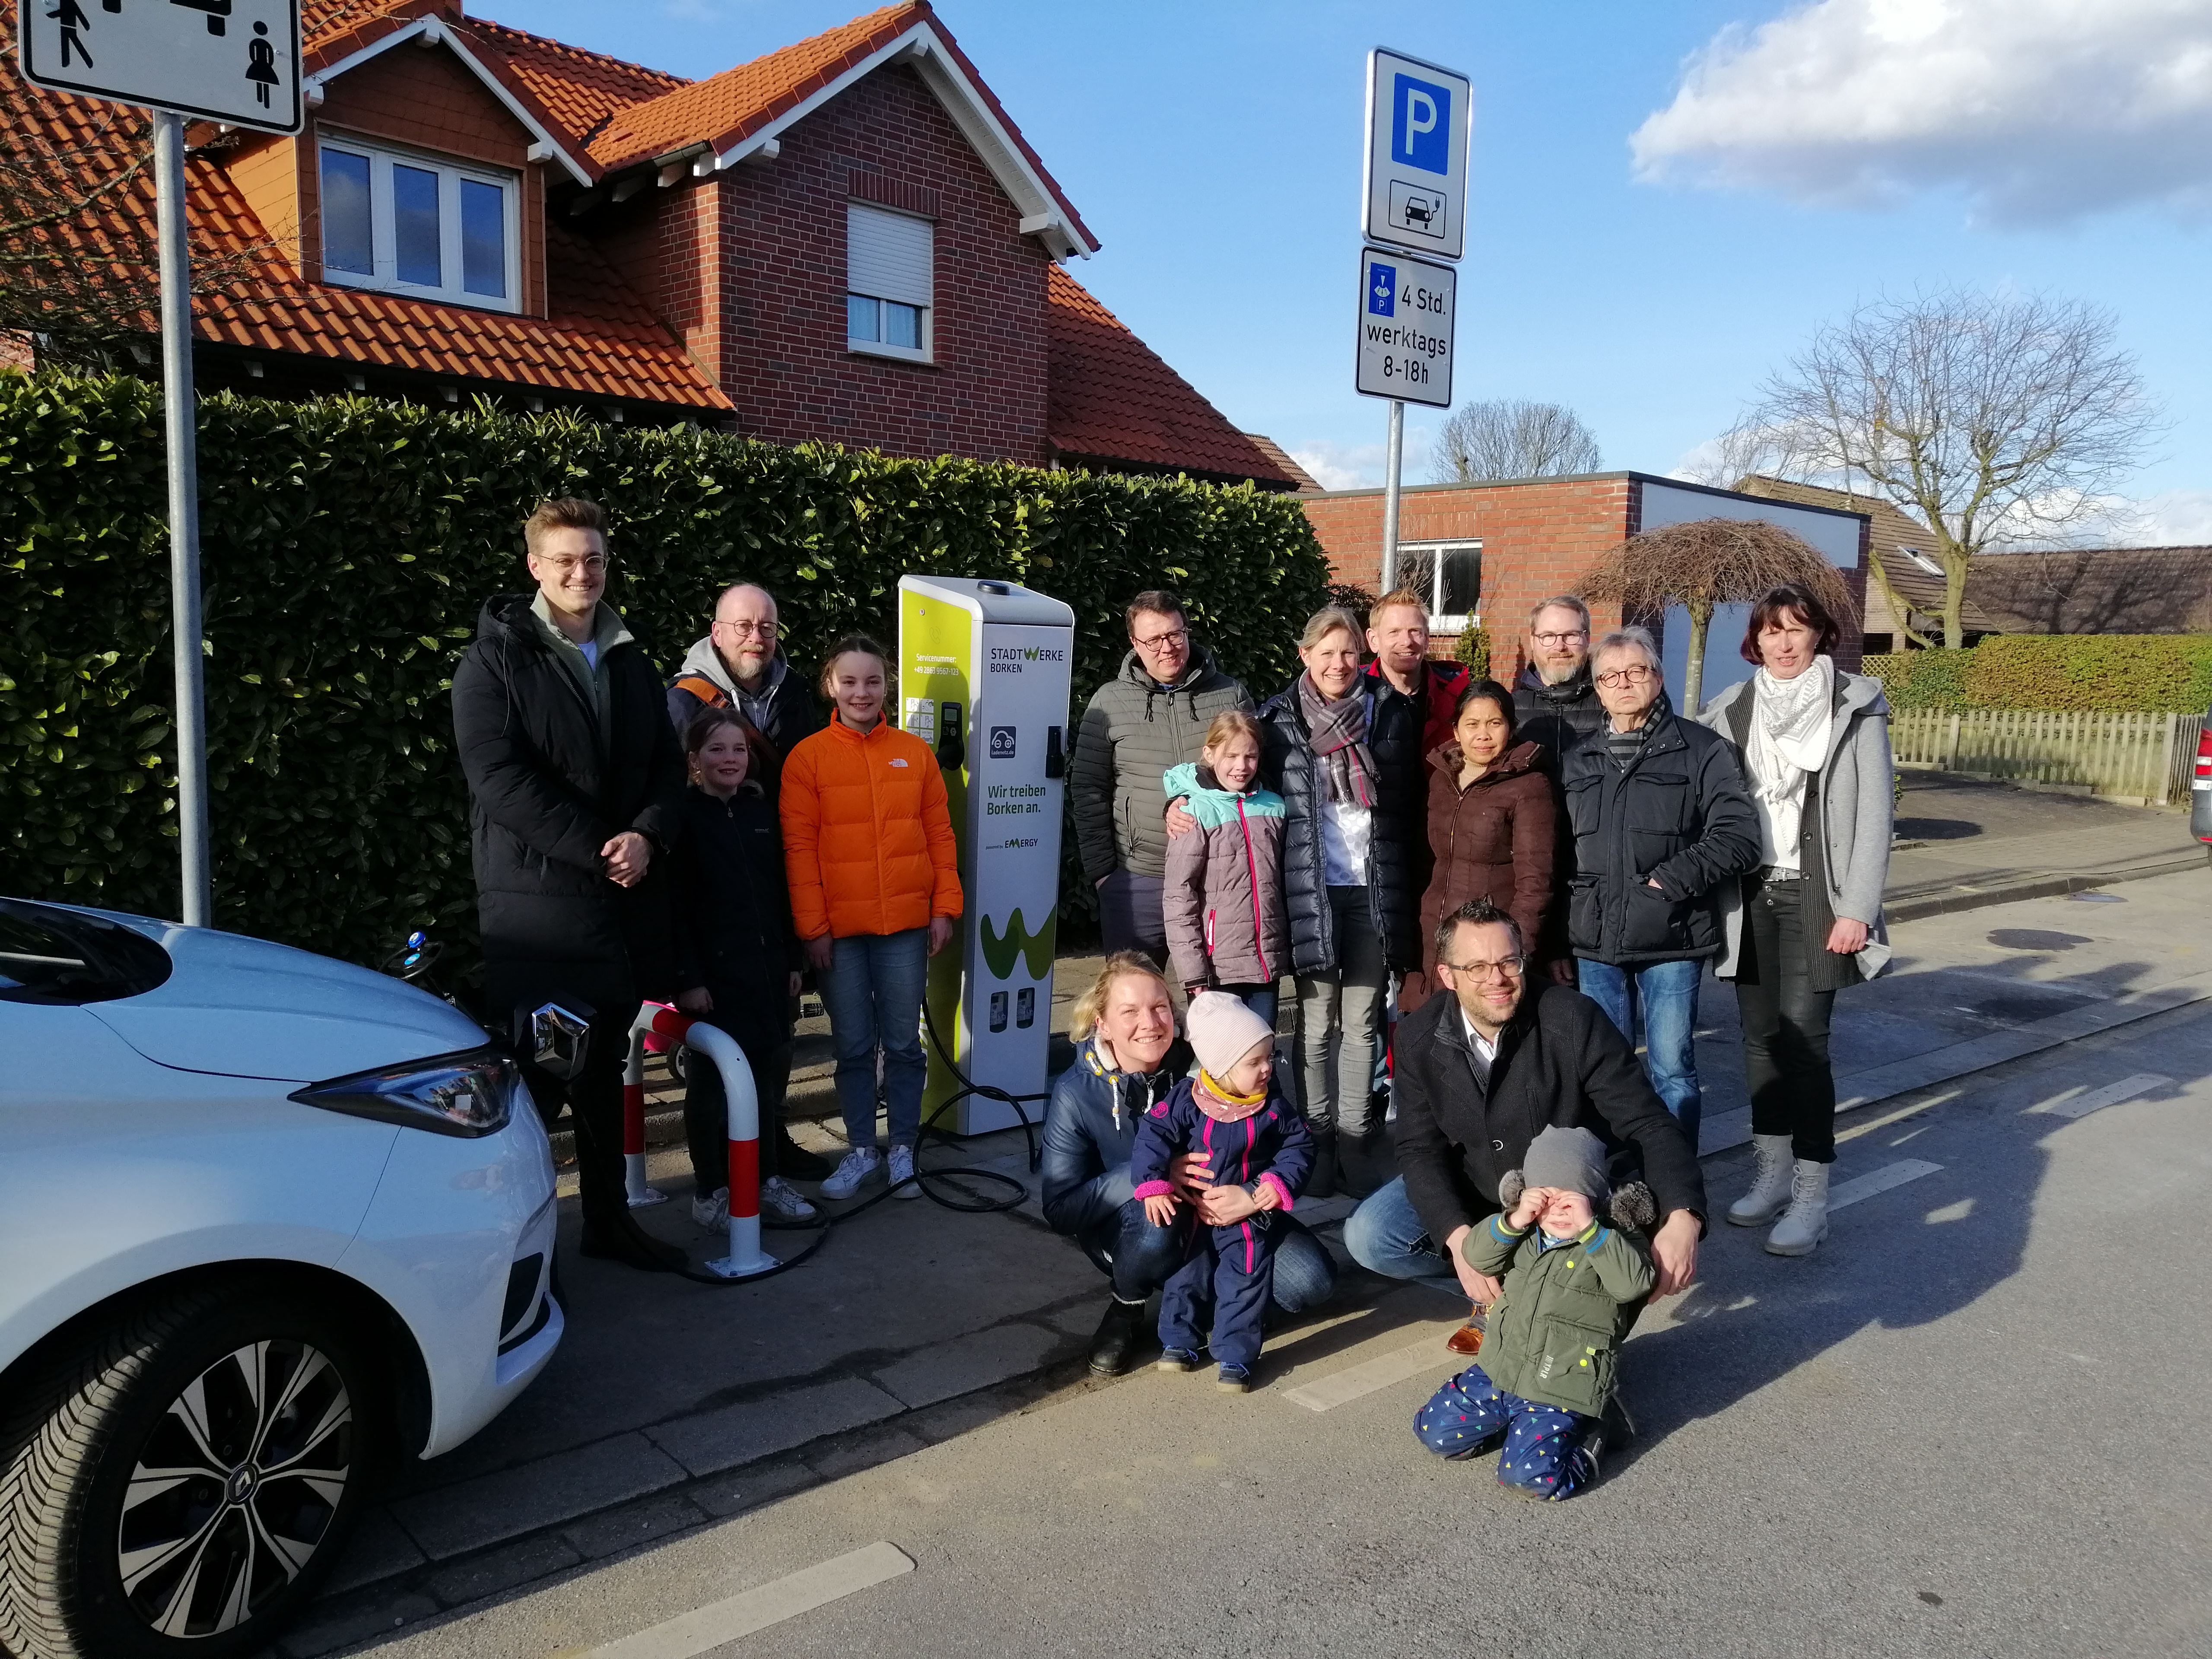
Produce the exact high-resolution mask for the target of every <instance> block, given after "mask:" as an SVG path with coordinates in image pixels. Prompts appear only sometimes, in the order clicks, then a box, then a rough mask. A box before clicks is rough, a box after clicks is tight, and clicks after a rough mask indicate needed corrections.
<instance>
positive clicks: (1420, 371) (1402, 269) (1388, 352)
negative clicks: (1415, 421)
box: [1357, 247, 1459, 409]
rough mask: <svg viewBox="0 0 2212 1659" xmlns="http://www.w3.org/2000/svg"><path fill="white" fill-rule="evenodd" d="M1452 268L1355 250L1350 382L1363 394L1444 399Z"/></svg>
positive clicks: (1448, 387) (1454, 290)
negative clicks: (1354, 346)
mask: <svg viewBox="0 0 2212 1659" xmlns="http://www.w3.org/2000/svg"><path fill="white" fill-rule="evenodd" d="M1458 297H1459V273H1458V272H1457V271H1455V270H1453V269H1452V268H1451V267H1450V266H1449V265H1439V264H1431V263H1430V262H1429V261H1428V260H1426V259H1415V258H1410V257H1409V256H1407V255H1406V254H1403V253H1386V252H1383V250H1382V249H1380V248H1371V247H1370V248H1365V249H1363V250H1362V251H1361V252H1360V255H1359V349H1358V365H1359V366H1358V374H1357V384H1358V389H1359V390H1360V391H1362V392H1365V393H1366V394H1367V395H1368V396H1369V397H1370V398H1402V399H1403V400H1404V401H1406V402H1407V403H1409V404H1435V405H1436V407H1437V408H1438V409H1443V408H1447V407H1449V404H1450V403H1451V400H1452V321H1453V318H1454V316H1455V313H1456V312H1457V310H1458Z"/></svg>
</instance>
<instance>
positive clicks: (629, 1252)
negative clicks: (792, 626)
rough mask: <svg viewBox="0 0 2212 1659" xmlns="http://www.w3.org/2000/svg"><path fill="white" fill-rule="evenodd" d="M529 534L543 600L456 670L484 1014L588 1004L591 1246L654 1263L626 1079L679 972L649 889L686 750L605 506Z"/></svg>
mask: <svg viewBox="0 0 2212 1659" xmlns="http://www.w3.org/2000/svg"><path fill="white" fill-rule="evenodd" d="M523 538H524V541H525V543H526V546H527V548H528V565H529V569H530V574H531V577H532V580H534V581H535V582H536V583H537V585H538V591H537V592H535V593H509V594H502V595H501V596H500V597H498V598H496V599H492V600H490V601H489V602H488V603H487V604H486V605H484V608H483V614H482V616H481V617H479V619H478V621H477V637H476V639H475V640H474V641H472V642H471V645H470V646H469V648H468V650H467V651H466V652H465V653H464V654H463V656H462V658H461V661H460V665H459V667H458V668H456V669H455V670H454V672H453V736H454V740H455V745H456V747H457V749H458V750H459V755H460V760H461V767H462V770H463V771H464V772H465V774H466V775H467V777H468V782H469V830H470V839H471V843H472V845H473V850H474V854H475V864H476V878H477V915H478V918H479V920H480V921H481V924H482V927H483V952H484V1003H485V1007H486V1012H487V1017H488V1018H489V1020H490V1022H491V1023H492V1024H493V1025H494V1026H495V1028H503V1027H506V1026H507V1024H508V1022H509V1021H510V1020H511V1019H513V1018H514V1017H515V1016H516V1015H517V1014H518V1013H520V1014H522V1015H524V1016H526V1015H527V1014H528V1013H529V1012H530V1011H532V1010H533V1009H536V1008H538V1006H542V1005H543V1004H545V1003H547V1002H557V1003H560V1004H562V1005H563V1006H568V1007H570V1008H571V1009H572V1010H573V1011H574V1012H582V1010H580V1009H578V1008H576V1006H575V1005H577V1004H579V1003H581V1004H583V1005H586V1006H588V1008H589V1010H590V1016H591V1034H590V1037H589V1040H588V1042H587V1044H586V1056H585V1063H584V1067H583V1069H582V1071H581V1072H580V1073H579V1074H578V1075H577V1076H575V1077H574V1078H573V1079H570V1080H569V1081H568V1084H567V1085H566V1089H565V1092H566V1095H567V1097H568V1108H569V1112H570V1115H571V1116H572V1118H573V1119H574V1123H575V1132H576V1165H577V1178H578V1182H579V1185H580V1188H581V1198H582V1204H583V1212H584V1231H583V1242H582V1249H583V1252H584V1254H585V1255H592V1256H612V1257H617V1258H619V1259H623V1260H627V1261H633V1262H635V1263H637V1264H638V1265H647V1262H648V1261H649V1260H650V1259H651V1258H653V1257H654V1256H656V1255H659V1250H658V1249H656V1248H655V1247H654V1246H653V1245H652V1244H651V1243H650V1242H649V1241H647V1239H646V1237H644V1235H643V1234H642V1233H641V1232H640V1231H638V1230H637V1228H636V1226H635V1225H634V1224H633V1223H632V1222H631V1220H630V1218H629V1207H628V1202H627V1200H626V1198H625V1196H624V1193H623V1153H622V1109H623V1107H622V1074H623V1061H624V1060H625V1059H626V1057H627V1056H628V1054H629V1028H630V1024H631V1023H632V1021H633V1020H635V1018H636V1015H637V1010H638V1002H639V1000H640V998H641V996H642V995H643V994H646V993H647V992H648V991H661V990H663V989H665V987H664V986H663V985H662V983H661V981H663V979H664V978H665V976H666V975H667V974H668V972H669V967H668V963H667V962H666V959H665V951H666V946H667V928H666V918H665V902H663V901H662V900H661V895H660V887H659V883H658V882H657V881H656V880H654V879H653V877H654V876H655V875H656V874H657V873H658V872H659V869H660V866H661V865H662V863H663V862H664V859H665V854H667V852H668V851H669V849H670V848H671V846H672V845H673V843H674V841H675V837H676V835H677V826H678V823H679V822H680V820H679V817H678V813H679V811H680V804H681V798H682V794H683V789H684V750H683V749H682V747H681V745H680V744H678V742H677V740H676V733H675V732H674V731H673V730H672V729H671V727H670V726H669V723H668V713H667V706H666V702H665V694H664V691H663V689H662V686H661V682H660V676H659V673H658V672H657V671H655V670H654V668H653V664H652V662H651V661H650V660H649V659H647V656H646V654H645V652H644V651H643V649H642V648H641V647H640V646H639V645H638V643H637V641H635V639H634V638H633V637H632V636H631V635H630V632H629V629H628V628H626V627H624V626H623V619H622V617H621V615H620V613H619V612H617V611H616V610H615V608H614V607H613V606H612V605H608V604H607V603H605V600H604V599H602V598H601V597H600V596H601V595H602V594H603V593H604V592H605V589H606V585H607V538H606V517H605V513H603V512H602V511H601V510H600V508H599V505H598V504H597V503H596V502H592V501H580V500H577V499H574V498H563V499H560V500H556V501H547V502H545V503H544V505H543V506H541V507H538V510H537V511H536V512H535V513H532V514H531V515H530V519H529V521H528V522H527V523H526V524H525V525H524V526H523ZM656 913H658V914H656ZM528 1069H529V1081H530V1086H531V1089H532V1092H533V1094H535V1095H537V1097H538V1099H539V1101H540V1102H541V1103H543V1104H544V1105H548V1106H550V1103H552V1102H553V1101H555V1100H557V1099H558V1098H560V1097H561V1094H562V1092H563V1090H562V1085H561V1084H560V1083H558V1082H556V1080H555V1079H552V1078H550V1077H549V1076H548V1075H546V1074H545V1073H544V1072H542V1071H539V1070H538V1068H536V1067H534V1066H532V1067H530V1068H528Z"/></svg>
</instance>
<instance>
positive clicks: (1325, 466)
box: [1288, 420, 1430, 489]
mask: <svg viewBox="0 0 2212 1659" xmlns="http://www.w3.org/2000/svg"><path fill="white" fill-rule="evenodd" d="M1429 438H1430V435H1429V429H1428V428H1426V427H1425V426H1416V425H1415V424H1414V423H1413V422H1412V421H1411V420H1408V421H1407V422H1406V453H1405V457H1404V459H1402V460H1401V462H1400V464H1399V473H1400V477H1401V482H1403V483H1409V484H1416V483H1427V482H1428V481H1429V471H1428V454H1429ZM1288 453H1289V454H1290V458H1291V459H1292V460H1294V461H1296V462H1297V464H1298V465H1300V466H1302V467H1304V468H1305V470H1306V471H1309V472H1310V473H1312V474H1313V476H1314V482H1315V483H1318V484H1319V485H1320V486H1321V487H1322V489H1376V488H1378V487H1380V485H1381V484H1382V483H1383V469H1384V468H1385V467H1386V466H1387V465H1388V464H1389V459H1390V452H1389V447H1388V446H1387V445H1384V444H1380V443H1373V444H1346V443H1339V442H1337V441H1335V440H1334V439H1333V438H1310V439H1308V440H1307V441H1304V442H1303V443H1300V444H1295V445H1292V446H1291V447H1290V448H1289V452H1288Z"/></svg>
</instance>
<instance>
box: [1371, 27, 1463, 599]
mask: <svg viewBox="0 0 2212 1659" xmlns="http://www.w3.org/2000/svg"><path fill="white" fill-rule="evenodd" d="M1472 131H1474V82H1472V81H1470V80H1469V79H1468V77H1467V76H1464V75H1462V74H1461V73H1460V72H1459V71H1458V70H1448V69H1443V68H1441V67H1439V66H1438V65H1437V64H1431V63H1427V62H1425V61H1424V60H1422V59H1421V58H1409V57H1407V55H1406V54H1405V53H1404V52H1392V51H1391V50H1390V49H1389V48H1388V47H1387V46H1377V47H1376V48H1375V50H1374V51H1372V52H1369V53H1368V54H1367V149H1366V152H1365V155H1364V160H1363V167H1362V177H1361V180H1360V232H1361V234H1363V235H1364V236H1365V237H1366V238H1367V239H1368V240H1370V241H1372V242H1381V243H1384V244H1387V245H1389V246H1392V247H1397V248H1411V249H1413V250H1416V251H1418V252H1425V253H1427V254H1429V255H1430V256H1431V258H1443V259H1456V258H1459V257H1460V256H1461V254H1462V253H1463V252H1466V251H1467V170H1468V137H1469V135H1470V134H1471V133H1472ZM1359 301H1360V306H1359V334H1358V341H1359V343H1358V351H1357V361H1358V370H1357V373H1356V375H1355V383H1356V385H1357V386H1358V390H1359V391H1360V392H1361V393H1363V394H1364V395H1365V396H1367V397H1370V398H1389V400H1390V443H1389V455H1388V458H1387V460H1386V463H1385V465H1386V466H1387V468H1388V474H1387V476H1386V477H1385V478H1384V480H1383V592H1386V593H1387V592H1390V591H1391V590H1392V589H1393V588H1395V586H1397V585H1398V501H1399V492H1400V489H1401V482H1402V477H1403V474H1404V471H1405V454H1406V405H1407V403H1408V402H1412V403H1419V404H1432V405H1434V406H1435V407H1437V408H1439V409H1443V408H1448V407H1449V405H1450V404H1451V359H1452V330H1453V319H1454V318H1455V316H1456V315H1457V313H1458V279H1457V274H1456V273H1455V271H1454V270H1453V269H1452V267H1450V266H1449V265H1439V264H1431V263H1429V261H1428V260H1425V259H1419V258H1407V257H1406V256H1404V255H1402V254H1398V253H1385V252H1379V251H1377V250H1376V249H1373V248H1369V249H1367V250H1365V251H1364V252H1363V253H1362V254H1361V256H1360V261H1359Z"/></svg>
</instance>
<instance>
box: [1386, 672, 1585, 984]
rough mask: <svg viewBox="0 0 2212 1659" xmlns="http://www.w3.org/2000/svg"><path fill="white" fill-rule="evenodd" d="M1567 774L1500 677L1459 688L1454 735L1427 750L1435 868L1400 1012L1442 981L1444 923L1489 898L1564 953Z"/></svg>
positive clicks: (1525, 936) (1541, 948) (1535, 941)
mask: <svg viewBox="0 0 2212 1659" xmlns="http://www.w3.org/2000/svg"><path fill="white" fill-rule="evenodd" d="M1429 850H1430V852H1431V853H1432V854H1434V855H1435V857H1436V872H1435V874H1433V875H1432V876H1431V877H1430V878H1429V886H1428V890H1427V891H1426V892H1425V893H1424V894H1422V895H1421V969H1420V971H1419V973H1413V974H1408V975H1406V977H1405V980H1404V981H1403V983H1402V984H1401V986H1400V987H1399V990H1398V1012H1399V1013H1400V1014H1401V1016H1402V1015H1405V1014H1410V1013H1412V1012H1413V1010H1414V1009H1416V1008H1418V1007H1419V1006H1421V1004H1422V1003H1424V1002H1425V1001H1426V1000H1428V998H1429V996H1430V994H1431V991H1432V990H1433V988H1434V987H1435V984H1436V967H1437V945H1436V934H1437V923H1438V922H1440V921H1443V919H1444V917H1446V916H1448V915H1450V914H1451V913H1452V912H1453V911H1455V910H1456V909H1458V908H1459V907H1460V906H1461V905H1462V904H1465V903H1468V902H1469V901H1471V900H1474V899H1488V900H1489V901H1490V902H1492V904H1494V905H1496V906H1497V907H1498V908H1499V909H1501V910H1503V911H1504V912H1505V913H1506V914H1507V915H1510V916H1511V917H1512V918H1513V921H1514V923H1515V925H1516V926H1517V927H1519V928H1520V929H1521V938H1522V941H1523V943H1524V945H1526V947H1527V949H1528V952H1529V955H1530V956H1531V957H1537V958H1541V959H1551V960H1557V959H1559V958H1561V957H1565V940H1564V939H1555V938H1554V937H1553V935H1554V934H1555V933H1556V932H1557V931H1558V927H1559V895H1558V893H1557V891H1556V890H1554V888H1553V871H1554V870H1555V869H1556V867H1557V865H1558V854H1559V784H1558V781H1556V780H1555V779H1554V778H1553V776H1552V774H1551V769H1550V764H1549V762H1548V760H1547V756H1546V750H1545V749H1544V746H1543V745H1542V744H1538V743H1521V742H1517V741H1516V738H1515V732H1514V714H1513V694H1512V693H1511V692H1510V691H1508V690H1506V689H1505V688H1504V686H1502V685H1500V684H1498V682H1497V681H1496V680H1476V681H1475V682H1474V683H1473V684H1470V685H1469V686H1468V688H1467V689H1466V690H1464V691H1462V692H1461V693H1460V696H1459V705H1458V707H1457V708H1456V709H1455V711H1454V714H1453V718H1452V737H1451V741H1449V743H1447V744H1444V745H1443V747H1442V748H1440V749H1438V750H1436V751H1435V752H1434V753H1432V754H1431V755H1430V757H1429Z"/></svg>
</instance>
